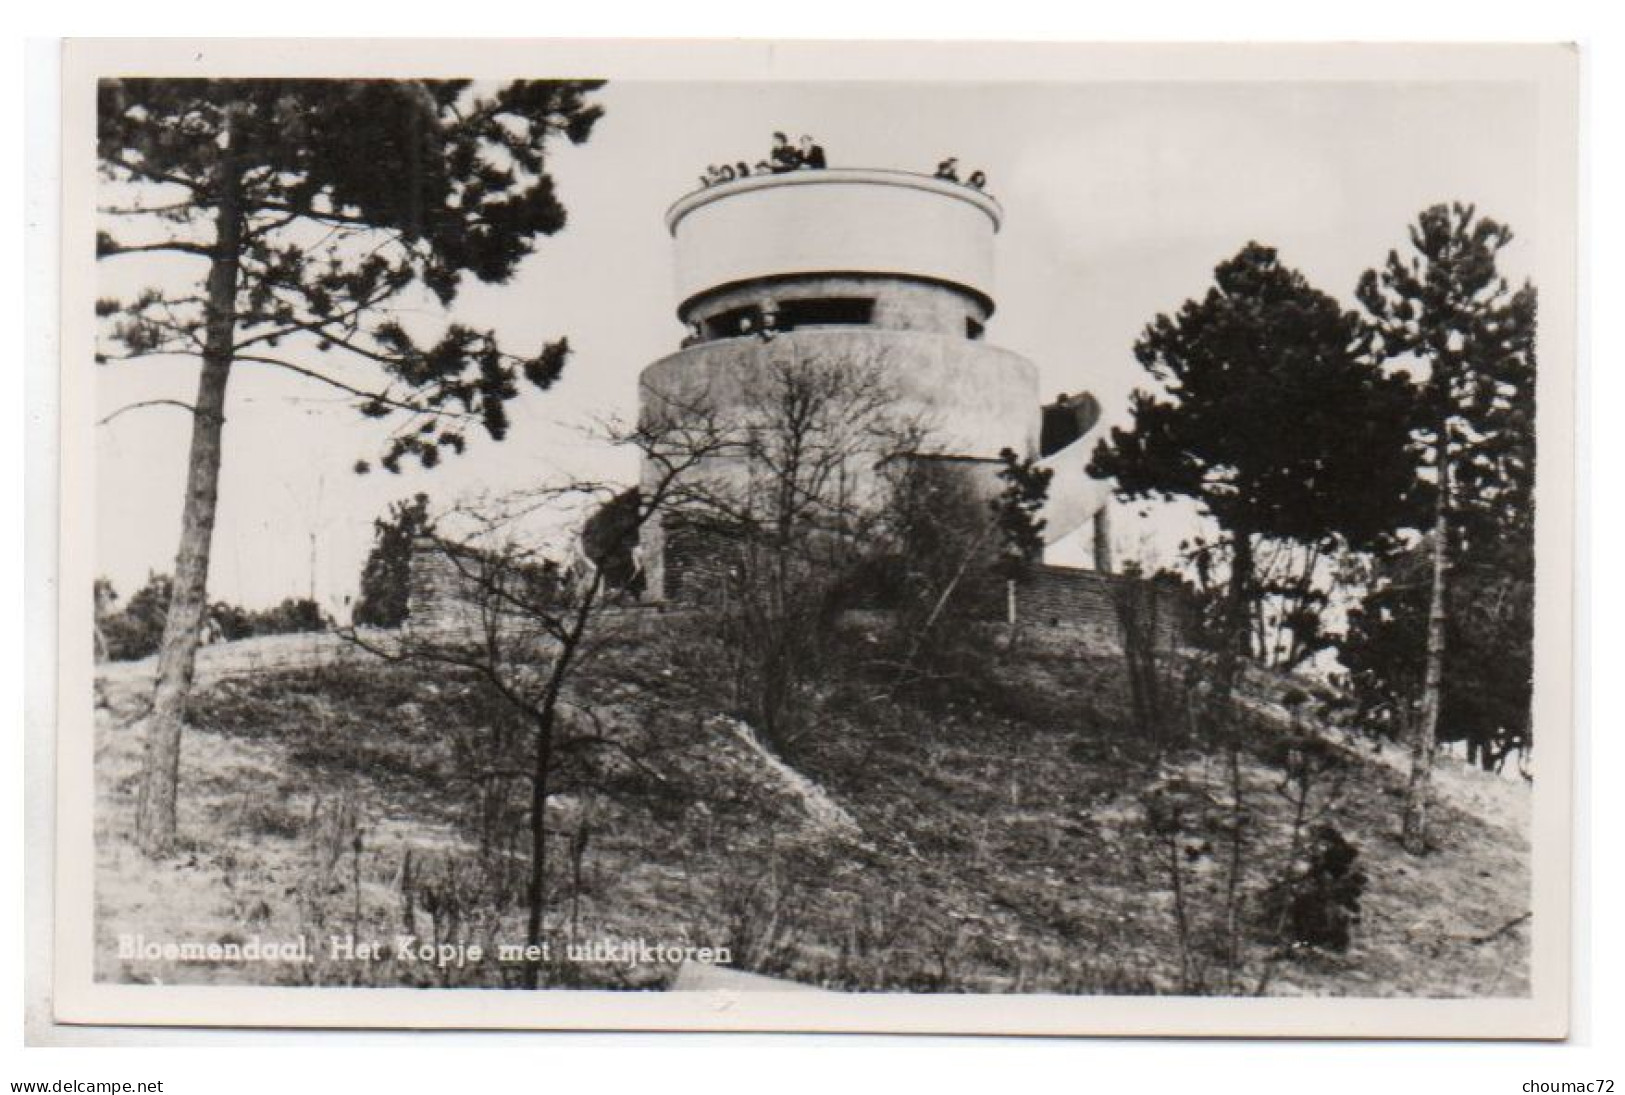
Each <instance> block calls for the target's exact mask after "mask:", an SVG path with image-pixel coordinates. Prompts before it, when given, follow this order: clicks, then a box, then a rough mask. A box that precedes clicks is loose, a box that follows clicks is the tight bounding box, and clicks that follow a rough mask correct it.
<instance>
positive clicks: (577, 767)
mask: <svg viewBox="0 0 1625 1095" xmlns="http://www.w3.org/2000/svg"><path fill="white" fill-rule="evenodd" d="M618 440H619V441H620V442H621V443H623V444H627V445H630V446H633V447H636V448H637V449H639V450H640V451H641V452H642V453H643V454H644V456H645V464H646V468H648V469H650V470H649V471H648V472H647V473H646V475H645V480H644V483H643V485H642V487H641V488H640V489H639V490H638V491H637V492H635V493H634V494H632V495H631V496H630V497H631V498H632V500H633V501H632V505H631V507H630V516H629V519H628V520H627V521H626V522H625V523H624V525H623V530H624V531H623V535H625V536H627V537H630V538H632V539H634V540H635V538H636V537H637V536H638V535H639V533H640V532H641V531H642V530H643V528H644V527H645V526H647V525H648V523H649V522H650V520H651V519H652V518H653V517H654V516H655V515H656V514H657V513H660V512H662V511H663V510H664V509H665V507H667V506H668V505H670V504H671V503H672V500H673V498H674V497H675V496H677V495H679V494H681V493H682V492H683V491H684V490H685V489H686V486H685V484H686V481H687V479H688V477H689V476H690V475H691V474H692V473H694V472H695V471H696V469H697V468H699V467H700V466H701V465H702V464H703V463H704V462H705V461H706V460H708V459H713V458H715V457H716V456H718V455H720V454H722V453H724V452H725V451H727V450H728V449H729V448H730V447H731V446H733V445H734V444H735V440H734V438H733V437H732V436H731V435H729V434H727V433H726V432H724V431H722V430H720V429H718V428H716V427H715V426H714V425H713V424H712V422H711V421H710V420H705V419H702V420H694V419H688V420H686V421H684V422H683V423H682V424H681V425H673V424H672V423H670V422H669V421H660V422H654V423H652V424H650V423H646V424H644V425H640V426H639V427H637V428H636V429H633V430H629V431H627V432H625V433H624V434H622V435H621V436H620V437H619V438H618ZM626 497H627V492H626V491H625V490H624V488H621V487H619V486H617V485H614V484H604V483H585V482H573V483H569V484H565V485H562V486H559V487H553V488H548V489H545V490H538V491H534V492H530V493H528V494H526V495H524V496H521V497H515V498H510V499H508V500H507V502H506V504H504V505H501V506H497V507H481V508H470V509H464V510H462V511H460V512H457V513H454V514H451V515H448V516H445V517H442V518H440V519H439V520H438V521H437V528H439V529H442V530H445V529H448V528H453V527H462V528H464V529H467V530H468V531H467V532H465V533H464V534H463V535H461V536H458V537H454V536H452V535H451V534H449V533H446V532H440V533H437V535H436V536H435V537H434V538H433V540H432V543H433V545H434V554H435V556H436V557H437V558H438V560H439V563H440V565H441V567H442V568H443V569H444V570H446V571H447V572H448V573H449V574H450V576H451V579H452V580H451V583H450V584H451V586H452V592H451V593H450V594H449V599H450V600H451V601H452V602H453V603H452V604H451V605H450V606H449V610H448V612H447V616H448V617H449V619H445V620H441V621H438V622H437V625H436V626H422V625H421V623H414V622H413V621H411V620H410V619H409V620H408V624H407V627H405V628H404V629H403V630H402V631H401V632H400V633H399V635H398V636H397V637H395V638H393V639H391V640H389V641H387V643H386V642H385V641H382V640H377V639H372V638H366V637H363V636H361V635H359V634H356V633H355V632H350V633H348V634H349V637H350V638H351V640H352V641H354V642H355V643H357V644H358V645H361V646H363V647H364V648H365V649H367V650H369V651H371V652H372V653H374V654H377V655H378V656H380V657H383V658H385V659H387V660H390V661H394V662H410V663H417V664H421V665H425V666H431V667H436V668H439V669H442V670H449V671H452V672H455V673H465V674H468V675H471V676H472V677H474V678H475V679H477V680H478V681H480V682H481V683H482V684H483V685H484V686H485V687H486V688H488V689H490V690H491V692H492V693H494V694H495V695H496V696H497V697H499V698H500V700H501V701H502V703H503V704H505V705H506V707H507V708H508V709H509V710H510V711H511V712H512V713H514V714H515V715H516V716H517V717H518V718H519V719H520V720H521V721H522V722H523V724H524V725H525V726H527V727H528V730H529V732H528V735H526V740H524V741H522V742H520V743H518V744H517V746H515V747H498V748H496V749H494V750H493V751H491V752H490V753H489V754H488V755H487V757H486V758H485V763H484V764H483V765H482V766H481V768H480V770H479V771H476V772H472V773H470V778H471V779H473V780H474V781H476V782H489V781H492V780H498V781H509V782H516V783H517V784H519V785H520V786H522V787H523V788H524V789H525V791H526V793H527V795H528V799H529V801H528V808H527V810H526V812H527V814H528V819H529V844H530V849H529V869H528V872H527V878H526V901H525V903H526V909H527V922H526V934H525V939H526V944H527V951H526V962H525V982H526V984H527V985H528V986H529V987H531V988H535V987H537V986H539V985H540V983H541V971H542V966H543V961H544V955H545V954H546V950H545V947H544V941H545V935H546V931H545V929H546V918H547V912H548V908H549V896H548V892H547V871H548V846H547V842H548V837H549V835H550V834H549V826H548V804H549V801H550V800H551V799H553V798H554V797H555V796H557V795H559V794H561V793H566V792H568V791H571V790H580V789H581V788H583V787H586V786H590V785H591V783H592V781H593V779H594V778H595V776H596V775H598V774H600V773H601V772H602V770H603V768H604V767H605V765H607V764H608V763H610V760H611V759H613V762H614V763H618V764H621V765H623V766H631V767H633V768H643V769H644V770H645V771H646V772H647V771H648V769H647V760H646V757H645V755H644V752H643V751H642V750H640V749H638V748H635V747H634V746H633V744H632V743H631V741H630V738H629V737H628V736H627V735H624V734H621V733H618V732H617V728H616V727H614V726H612V725H610V724H609V723H608V722H607V721H606V720H605V719H604V718H603V717H602V716H601V715H600V714H599V712H598V711H597V710H595V709H594V707H593V706H592V705H591V704H590V703H588V702H585V701H583V700H582V699H581V698H580V697H578V696H575V695H573V694H572V692H571V690H570V686H571V684H572V682H573V681H574V680H575V678H576V677H577V675H578V674H580V673H581V672H582V670H583V669H584V668H585V667H587V666H588V665H589V664H591V663H593V662H594V661H596V660H599V659H601V658H602V656H603V655H604V653H605V652H606V651H608V650H610V649H611V648H614V647H616V646H617V645H620V644H622V643H624V642H625V641H626V640H627V638H628V634H629V631H630V630H634V629H630V628H628V627H626V626H618V625H622V624H627V623H629V617H628V615H627V614H626V613H624V612H621V613H618V612H617V610H618V609H622V608H624V607H626V606H627V605H628V602H629V601H630V600H631V599H632V597H633V596H634V595H633V594H632V592H631V591H630V588H629V587H627V586H624V585H618V584H616V583H615V582H613V581H612V580H611V579H610V576H609V572H608V570H607V569H606V568H605V567H603V566H600V565H597V564H596V563H594V562H593V561H592V560H591V559H589V558H587V556H586V555H585V554H584V553H583V552H581V551H580V550H579V549H577V550H575V551H573V552H572V553H571V555H572V556H573V557H572V558H569V559H568V560H566V561H564V562H561V561H560V560H559V559H557V558H555V557H551V556H549V555H548V554H547V553H546V552H545V551H544V550H543V549H542V548H541V547H538V546H536V545H534V544H533V543H529V542H527V539H526V537H525V536H524V535H523V534H522V532H521V531H520V529H521V528H522V522H523V521H524V519H525V518H526V517H529V516H531V515H533V514H534V513H536V512H537V511H538V510H557V509H560V508H568V507H570V506H572V505H574V506H576V507H579V506H580V504H581V503H583V502H586V503H587V504H588V507H589V508H591V506H592V505H594V504H597V505H605V504H609V503H610V502H611V500H615V499H624V498H626ZM650 774H654V773H650ZM578 829H579V826H578ZM578 839H579V833H578ZM583 852H584V847H583Z"/></svg>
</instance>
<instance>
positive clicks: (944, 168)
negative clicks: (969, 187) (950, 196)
mask: <svg viewBox="0 0 1625 1095" xmlns="http://www.w3.org/2000/svg"><path fill="white" fill-rule="evenodd" d="M937 178H939V179H947V180H948V181H949V182H958V181H959V157H958V156H949V157H948V158H947V159H946V160H943V161H942V162H941V163H939V164H937Z"/></svg>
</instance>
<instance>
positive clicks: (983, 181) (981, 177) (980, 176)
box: [965, 171, 987, 190]
mask: <svg viewBox="0 0 1625 1095" xmlns="http://www.w3.org/2000/svg"><path fill="white" fill-rule="evenodd" d="M965 185H967V186H969V187H971V188H972V189H975V190H985V189H987V172H985V171H973V172H971V177H970V179H969V180H967V181H966V184H965Z"/></svg>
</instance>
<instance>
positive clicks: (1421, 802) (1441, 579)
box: [1400, 423, 1450, 855]
mask: <svg viewBox="0 0 1625 1095" xmlns="http://www.w3.org/2000/svg"><path fill="white" fill-rule="evenodd" d="M1449 444H1450V442H1449V434H1448V425H1447V424H1443V423H1441V424H1440V427H1439V456H1438V461H1437V464H1438V469H1439V476H1438V478H1439V491H1438V499H1437V501H1436V502H1435V504H1434V514H1433V588H1432V592H1431V593H1430V595H1429V600H1428V645H1427V664H1426V667H1425V669H1424V671H1423V678H1422V712H1421V715H1420V717H1419V718H1417V720H1416V725H1415V728H1414V730H1413V731H1412V734H1411V778H1410V783H1409V786H1408V787H1407V788H1406V792H1405V820H1404V826H1403V829H1402V830H1401V833H1400V839H1401V841H1402V843H1403V844H1404V845H1405V850H1406V851H1408V852H1410V853H1411V854H1413V855H1421V854H1423V853H1424V852H1426V851H1427V828H1428V797H1429V790H1430V786H1429V785H1430V784H1431V783H1432V780H1433V754H1434V752H1435V750H1436V749H1437V748H1438V741H1439V708H1440V705H1441V699H1442V692H1443V685H1444V645H1445V624H1446V622H1447V621H1446V616H1445V604H1446V594H1447V593H1448V592H1449V583H1450V455H1449Z"/></svg>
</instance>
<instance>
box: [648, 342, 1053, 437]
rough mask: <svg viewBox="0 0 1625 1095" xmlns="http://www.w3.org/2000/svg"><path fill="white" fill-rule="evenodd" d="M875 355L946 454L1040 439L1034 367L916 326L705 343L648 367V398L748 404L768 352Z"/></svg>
mask: <svg viewBox="0 0 1625 1095" xmlns="http://www.w3.org/2000/svg"><path fill="white" fill-rule="evenodd" d="M771 360H783V361H786V362H789V363H794V362H795V361H797V360H824V361H845V362H852V363H855V364H863V363H874V364H875V365H876V366H877V367H879V368H881V369H884V370H885V371H886V373H887V374H888V375H889V376H890V377H891V378H892V382H893V384H894V385H895V389H896V394H897V398H898V410H899V412H900V414H901V415H903V416H906V417H908V418H911V419H917V420H919V421H920V422H921V423H922V424H923V425H925V427H926V428H927V429H928V430H929V435H930V439H931V442H932V445H933V447H935V448H937V449H938V450H939V451H941V452H942V453H943V454H944V455H950V456H965V457H978V458H982V459H992V458H994V457H996V456H997V455H998V453H999V450H1000V449H1002V448H1006V447H1008V448H1012V449H1015V450H1016V451H1017V452H1021V453H1034V452H1036V451H1037V447H1038V427H1039V405H1038V371H1037V369H1035V368H1034V367H1033V365H1032V363H1031V362H1030V361H1028V360H1027V359H1026V358H1024V357H1021V356H1020V355H1018V354H1013V353H1011V352H1010V351H1008V350H1002V349H1000V348H999V347H997V346H992V345H989V344H987V343H985V342H972V341H969V340H967V339H964V338H953V337H951V336H948V335H940V334H932V333H926V332H919V331H887V330H878V329H875V328H872V327H864V328H821V329H810V330H801V331H796V332H793V333H790V334H782V335H779V336H778V337H777V338H775V339H773V340H772V341H771V342H767V341H763V340H762V339H761V338H759V337H747V338H730V339H722V340H719V341H716V342H706V343H701V344H699V345H696V346H690V347H689V348H688V349H686V350H680V351H678V352H677V353H674V354H670V355H668V356H666V357H663V358H661V359H660V360H659V361H656V362H655V363H654V364H652V365H650V366H648V367H647V368H646V369H644V370H643V375H642V377H641V379H640V385H641V389H642V390H641V399H642V402H643V405H644V407H645V408H648V407H650V406H652V405H655V404H658V402H659V401H660V400H662V399H666V400H672V401H675V402H677V403H678V404H679V405H681V406H689V407H692V406H695V405H696V404H703V405H706V406H709V407H712V408H714V409H717V410H725V409H727V408H729V407H738V406H743V405H745V404H746V403H747V402H748V401H749V400H750V398H751V385H752V378H753V377H756V376H759V375H760V374H761V370H762V367H763V365H764V363H765V362H767V361H771Z"/></svg>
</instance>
